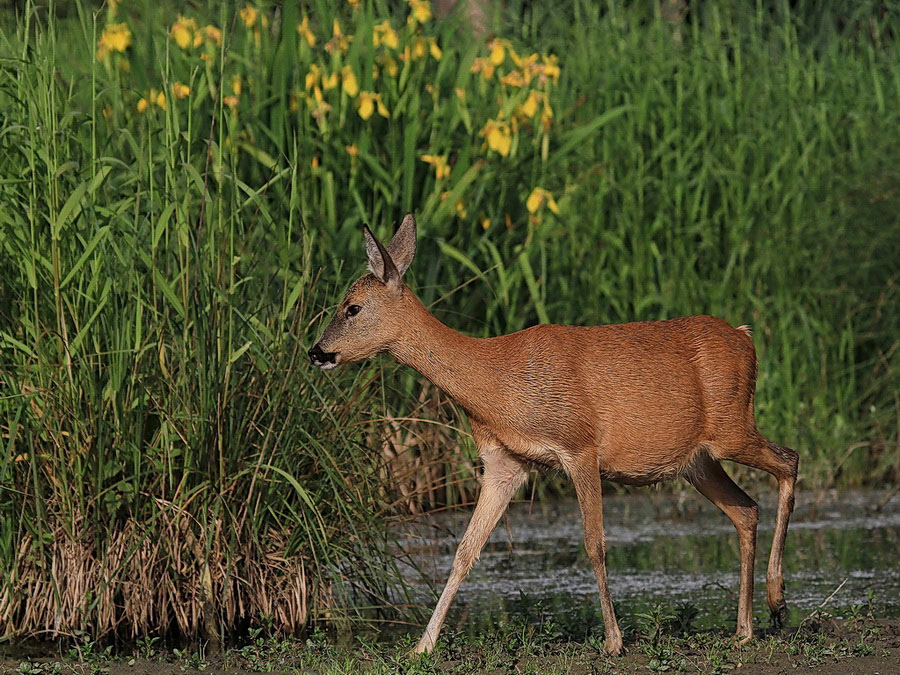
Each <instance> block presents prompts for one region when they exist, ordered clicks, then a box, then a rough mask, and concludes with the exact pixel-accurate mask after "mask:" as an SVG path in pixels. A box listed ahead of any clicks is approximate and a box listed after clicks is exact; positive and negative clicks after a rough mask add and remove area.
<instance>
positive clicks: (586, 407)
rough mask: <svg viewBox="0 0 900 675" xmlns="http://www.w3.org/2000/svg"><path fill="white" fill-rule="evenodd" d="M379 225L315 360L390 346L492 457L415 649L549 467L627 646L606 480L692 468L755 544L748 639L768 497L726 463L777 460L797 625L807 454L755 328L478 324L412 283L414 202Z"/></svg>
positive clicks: (782, 615) (321, 362)
mask: <svg viewBox="0 0 900 675" xmlns="http://www.w3.org/2000/svg"><path fill="white" fill-rule="evenodd" d="M363 234H364V237H365V245H366V253H367V258H368V268H367V269H368V273H367V274H365V275H363V276H362V277H360V278H359V279H357V280H356V281H355V282H353V283H352V284H351V285H350V287H349V288H348V290H347V292H346V294H345V296H344V298H343V300H342V301H341V303H340V305H339V306H338V308H337V311H336V313H335V314H334V316H333V317H332V319H331V321H330V322H329V324H328V325H327V327H326V328H325V330H324V331H323V333H322V335H321V337H320V339H319V340H318V341H317V342H316V343H315V345H314V346H313V347H312V348H311V349H309V351H308V353H307V354H308V356H309V359H310V361H311V362H312V364H313V365H314V366H318V367H319V368H321V369H323V370H327V369H331V368H334V367H336V366H338V365H341V364H345V363H352V362H356V361H360V360H363V359H368V358H371V357H374V356H375V355H377V354H380V353H385V352H386V353H388V354H389V355H391V356H392V357H393V358H395V359H396V360H397V361H399V362H400V363H402V364H405V365H407V366H409V367H411V368H413V369H415V370H416V371H418V372H419V373H420V374H421V375H423V376H424V377H425V378H427V379H428V380H430V381H431V382H432V383H434V385H435V386H437V387H438V388H439V389H441V390H443V391H444V392H445V393H446V394H447V395H448V396H449V397H450V398H452V399H453V400H454V401H455V402H456V403H457V404H458V405H459V407H461V408H462V410H463V411H464V413H465V415H466V417H467V418H468V421H469V426H470V429H471V435H472V438H473V440H474V442H475V446H476V449H477V451H478V455H479V459H480V461H481V464H482V476H481V489H480V492H479V495H478V498H477V501H476V504H475V509H474V512H473V514H472V517H471V520H470V522H469V524H468V526H467V528H466V530H465V533H464V534H463V537H462V539H461V540H460V543H459V546H458V548H457V551H456V554H455V557H454V560H453V565H452V568H451V571H450V575H449V578H448V580H447V583H446V585H445V587H444V589H443V592H442V593H441V595H440V598H439V600H438V602H437V605H436V607H435V609H434V612H433V614H432V615H431V619H430V620H429V622H428V625H427V626H426V628H425V632H424V634H423V635H422V637H421V639H420V640H419V641H418V643H417V645H416V647H415V649H414V650H413V653H423V652H430V651H431V650H433V649H434V647H435V645H436V643H437V640H438V636H439V634H440V632H441V627H442V626H443V624H444V620H445V618H446V616H447V611H448V609H449V608H450V606H451V604H452V602H453V599H454V597H455V596H456V594H457V591H458V589H459V587H460V584H461V583H462V582H463V580H464V579H465V577H466V575H467V574H468V572H469V571H470V569H471V568H472V566H473V564H474V563H475V561H476V560H477V558H478V556H479V554H480V553H481V550H482V548H483V547H484V545H485V543H486V541H487V539H488V537H489V536H490V534H491V532H492V531H493V530H494V528H495V526H496V525H497V523H498V521H499V520H500V518H501V516H502V515H503V513H504V512H505V511H506V508H507V506H508V505H509V503H510V501H511V499H512V497H513V496H514V494H515V493H516V491H517V490H518V489H519V487H520V486H521V485H522V484H523V483H524V482H525V480H526V477H527V475H528V473H529V472H530V471H531V469H532V468H534V467H549V468H551V469H557V470H562V471H563V472H565V474H567V476H568V477H569V478H570V479H571V481H572V483H573V484H574V487H575V494H576V496H577V499H578V505H579V509H580V512H581V518H582V527H583V531H584V546H585V549H586V551H587V555H588V558H589V560H590V563H591V566H592V567H593V571H594V575H595V576H596V579H597V588H598V591H599V601H600V607H601V610H602V615H603V626H604V650H605V651H606V652H607V653H608V654H610V655H618V654H620V653H621V652H622V634H621V631H620V630H619V626H618V622H617V621H616V615H615V611H614V609H613V602H612V598H611V596H610V591H609V584H608V581H607V574H606V538H605V535H604V529H603V495H602V490H601V480H602V479H606V480H611V481H614V482H617V483H621V484H626V485H636V486H644V485H652V484H654V483H658V482H660V481H663V480H669V479H674V478H677V477H681V478H684V479H685V480H686V481H687V482H688V483H690V484H691V485H692V486H693V487H694V488H696V489H697V490H698V491H699V492H700V494H702V495H703V496H704V497H706V498H707V499H708V500H709V501H711V502H712V503H713V504H715V505H716V506H717V507H718V508H719V509H720V510H721V511H722V512H723V513H724V514H725V515H726V516H727V517H728V518H729V519H730V520H731V522H732V524H733V525H734V527H735V529H736V530H737V536H738V542H739V552H740V590H739V595H738V606H737V629H736V632H735V634H734V638H733V639H734V640H736V641H737V642H738V643H744V642H747V641H749V640H751V639H752V638H753V621H752V607H753V565H754V557H755V553H756V530H757V523H758V522H759V508H758V506H757V504H756V502H755V501H753V499H751V498H750V497H749V496H748V495H747V493H745V492H744V491H743V490H742V489H741V488H740V487H738V486H737V485H736V484H735V483H734V481H732V479H731V478H730V477H729V475H728V473H726V471H725V469H724V468H723V467H722V464H721V462H722V461H723V460H728V461H730V462H736V463H738V464H743V465H746V466H749V467H752V468H755V469H760V470H762V471H766V472H768V473H770V474H771V475H772V476H774V477H775V479H776V480H777V484H778V506H777V513H776V517H775V531H774V535H773V538H772V549H771V553H770V556H769V564H768V569H767V572H766V599H767V602H768V606H769V610H770V612H771V617H772V622H773V624H774V625H775V626H776V627H780V626H781V625H783V624H784V622H785V620H786V618H787V605H786V603H785V600H784V577H783V570H782V558H783V552H784V543H785V537H786V535H787V529H788V521H789V519H790V515H791V512H792V511H793V508H794V485H795V482H796V479H797V467H798V463H799V457H798V454H797V453H796V452H795V451H794V450H792V449H790V448H786V447H782V446H780V445H777V444H775V443H773V442H771V441H769V440H767V439H766V438H765V437H764V436H763V435H762V434H761V433H760V432H759V431H758V430H757V428H756V422H755V419H754V411H753V397H754V392H755V388H756V376H757V360H756V350H755V349H754V346H753V342H752V339H751V333H750V328H749V327H748V326H738V327H737V328H734V327H732V326H731V325H729V324H728V323H727V322H726V321H724V320H723V319H719V318H715V317H712V316H689V317H683V318H673V319H668V320H664V321H640V322H634V323H623V324H611V325H600V326H566V325H552V324H541V325H537V326H532V327H530V328H527V329H525V330H521V331H518V332H515V333H511V334H508V335H502V336H499V337H490V338H478V337H470V336H466V335H464V334H462V333H460V332H458V331H456V330H454V329H453V328H450V327H449V326H447V325H445V324H444V323H442V322H441V321H440V320H439V319H437V318H436V317H435V316H434V315H433V314H432V313H431V312H430V311H429V310H428V309H427V308H426V307H425V306H424V305H423V304H422V302H421V301H420V300H419V299H418V298H417V297H416V295H415V294H414V293H413V292H412V291H411V290H410V288H409V287H408V286H407V285H406V284H405V283H404V281H403V275H404V274H405V272H406V271H407V270H408V269H409V267H410V265H411V264H412V261H413V257H414V256H415V252H416V221H415V218H414V216H413V215H412V214H407V215H406V216H405V217H404V218H403V221H402V223H401V225H400V227H399V228H398V229H397V231H396V233H395V234H394V236H393V238H392V240H391V242H390V244H389V245H388V246H387V248H385V247H384V246H383V245H382V243H381V242H380V241H379V240H378V239H377V238H376V237H375V235H373V234H372V231H371V230H370V229H369V227H368V226H367V225H366V226H364V227H363Z"/></svg>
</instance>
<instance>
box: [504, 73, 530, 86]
mask: <svg viewBox="0 0 900 675" xmlns="http://www.w3.org/2000/svg"><path fill="white" fill-rule="evenodd" d="M500 81H501V82H502V83H503V84H508V85H510V86H511V87H523V86H525V78H524V77H522V73H520V72H519V71H518V70H513V71H511V72H509V73H507V74H506V75H504V76H503V77H501V78H500Z"/></svg>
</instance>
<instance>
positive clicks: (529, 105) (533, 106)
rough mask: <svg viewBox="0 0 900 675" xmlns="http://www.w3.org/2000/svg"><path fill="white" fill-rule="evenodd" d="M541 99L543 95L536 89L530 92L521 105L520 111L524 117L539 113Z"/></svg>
mask: <svg viewBox="0 0 900 675" xmlns="http://www.w3.org/2000/svg"><path fill="white" fill-rule="evenodd" d="M540 101H541V95H540V94H539V93H538V92H536V91H530V92H528V98H526V99H525V102H524V103H523V104H522V105H520V106H519V109H518V113H519V114H520V115H522V116H523V117H529V118H530V117H534V116H535V115H536V114H537V110H538V103H540Z"/></svg>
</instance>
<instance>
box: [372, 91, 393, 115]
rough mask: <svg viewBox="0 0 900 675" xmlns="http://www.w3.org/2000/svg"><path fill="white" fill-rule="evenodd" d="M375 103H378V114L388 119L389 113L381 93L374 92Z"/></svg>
mask: <svg viewBox="0 0 900 675" xmlns="http://www.w3.org/2000/svg"><path fill="white" fill-rule="evenodd" d="M375 103H376V104H377V105H378V114H379V115H381V116H382V117H383V118H384V119H388V118H389V117H390V116H391V114H390V113H389V112H388V109H387V106H386V105H385V104H384V103H383V102H382V100H381V94H375Z"/></svg>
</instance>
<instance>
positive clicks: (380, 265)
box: [363, 225, 400, 286]
mask: <svg viewBox="0 0 900 675" xmlns="http://www.w3.org/2000/svg"><path fill="white" fill-rule="evenodd" d="M363 235H365V237H366V255H367V256H368V257H369V271H370V272H371V273H372V274H374V275H375V278H376V279H378V280H379V281H380V282H381V283H383V284H385V285H387V286H392V285H398V284H399V283H400V273H399V272H398V271H397V266H396V265H395V264H394V261H393V260H391V254H390V253H388V252H387V250H386V249H385V248H384V246H382V244H381V242H380V241H378V239H376V238H375V235H374V234H372V230H370V229H369V226H368V225H363Z"/></svg>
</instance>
